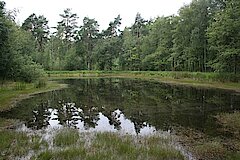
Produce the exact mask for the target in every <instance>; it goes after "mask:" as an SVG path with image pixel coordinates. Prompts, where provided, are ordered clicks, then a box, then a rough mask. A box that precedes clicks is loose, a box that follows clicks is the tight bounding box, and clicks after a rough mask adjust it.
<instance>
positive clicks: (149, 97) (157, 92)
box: [0, 78, 240, 135]
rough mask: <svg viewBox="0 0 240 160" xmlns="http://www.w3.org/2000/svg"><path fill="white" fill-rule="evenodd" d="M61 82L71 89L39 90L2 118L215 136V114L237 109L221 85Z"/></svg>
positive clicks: (39, 124) (37, 124)
mask: <svg viewBox="0 0 240 160" xmlns="http://www.w3.org/2000/svg"><path fill="white" fill-rule="evenodd" d="M63 82H64V83H67V84H69V88H66V89H63V90H57V91H52V92H47V93H42V94H37V95H36V96H34V97H31V98H29V99H26V100H23V101H21V102H20V103H19V104H18V105H17V107H16V108H14V109H12V110H11V111H8V112H4V113H0V117H5V118H12V119H20V120H21V121H23V122H24V124H25V126H26V127H27V128H31V129H33V130H41V129H47V128H58V127H62V126H70V127H74V128H78V129H79V130H80V131H121V132H125V133H130V134H138V133H140V134H149V133H153V132H155V131H158V130H161V131H168V132H171V131H173V130H174V128H175V127H184V128H193V129H196V130H200V131H203V132H204V133H206V134H209V135H215V134H216V128H217V127H218V124H217V123H216V120H215V119H214V117H213V116H214V115H216V114H218V113H221V112H233V111H235V110H239V109H240V105H239V104H240V95H238V94H236V93H234V92H231V91H226V90H220V89H199V88H198V89H197V88H193V87H183V86H171V85H167V84H163V83H158V82H151V81H142V80H134V79H115V78H106V79H97V78H95V79H71V80H64V81H63Z"/></svg>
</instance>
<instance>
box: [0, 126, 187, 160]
mask: <svg viewBox="0 0 240 160" xmlns="http://www.w3.org/2000/svg"><path fill="white" fill-rule="evenodd" d="M56 132H57V133H56V134H55V135H54V136H53V138H52V139H51V140H50V139H49V140H43V139H41V138H40V137H39V136H31V135H26V134H24V133H22V132H9V131H2V132H0V142H2V143H0V151H1V155H2V157H3V158H6V159H8V158H10V159H14V158H17V157H18V158H25V157H28V159H39V160H50V159H58V160H61V159H63V160H72V159H85V160H88V159H89V160H101V159H127V160H135V159H139V160H140V159H142V160H145V159H151V160H153V159H165V160H168V159H169V160H170V159H177V160H183V159H184V156H183V155H182V154H181V152H180V151H178V150H176V149H175V148H174V147H173V145H172V144H171V142H172V141H171V138H169V137H166V138H163V137H161V136H158V135H151V136H147V137H141V136H138V137H136V136H131V135H120V134H117V133H108V132H107V133H79V132H78V130H75V129H61V130H58V131H56ZM21 146H24V147H21Z"/></svg>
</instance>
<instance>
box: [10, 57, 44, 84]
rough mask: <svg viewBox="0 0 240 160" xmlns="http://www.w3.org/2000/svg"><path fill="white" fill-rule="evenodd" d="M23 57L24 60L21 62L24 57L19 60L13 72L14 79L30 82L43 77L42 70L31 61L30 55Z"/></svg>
mask: <svg viewBox="0 0 240 160" xmlns="http://www.w3.org/2000/svg"><path fill="white" fill-rule="evenodd" d="M25 58H26V59H25V62H23V60H24V59H21V60H19V65H18V69H17V70H16V73H15V74H14V76H15V79H17V80H20V81H24V82H28V83H30V82H34V81H36V80H38V79H39V78H40V77H43V76H44V70H43V69H42V67H41V66H40V65H38V64H36V63H35V62H33V61H32V60H31V58H30V57H25Z"/></svg>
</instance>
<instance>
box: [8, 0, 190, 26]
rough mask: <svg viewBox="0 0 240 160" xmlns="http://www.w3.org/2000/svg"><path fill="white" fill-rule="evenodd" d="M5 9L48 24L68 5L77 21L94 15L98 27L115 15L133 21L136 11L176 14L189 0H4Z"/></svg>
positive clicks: (145, 14) (125, 21)
mask: <svg viewBox="0 0 240 160" xmlns="http://www.w3.org/2000/svg"><path fill="white" fill-rule="evenodd" d="M5 2H6V8H7V9H10V10H11V9H14V8H17V9H19V11H20V13H19V14H18V16H17V20H18V21H19V22H20V23H22V22H23V21H24V20H25V19H26V18H27V17H28V16H29V15H30V14H32V13H36V14H37V15H44V16H45V17H46V18H47V19H48V20H49V25H50V26H51V27H53V26H55V25H56V24H57V21H59V20H60V17H59V14H61V13H62V12H63V10H64V9H66V8H71V9H72V12H73V13H77V15H78V16H79V24H81V21H82V19H83V18H84V17H85V16H88V17H89V18H95V19H96V20H97V21H98V22H99V24H100V26H101V29H105V28H106V27H107V26H108V24H109V22H110V21H112V20H113V19H114V18H115V17H116V16H117V15H118V14H120V15H121V17H122V26H123V27H124V26H130V25H131V24H132V23H134V18H135V15H136V13H137V12H139V13H141V15H142V16H143V17H144V18H145V19H149V18H154V17H157V16H162V15H165V16H168V15H171V14H177V11H178V9H179V8H180V7H182V6H183V5H184V4H188V3H190V2H191V0H148V1H146V0H121V1H120V0H118V1H115V0H84V1H83V0H67V1H66V0H41V1H39V0H21V1H20V0H5Z"/></svg>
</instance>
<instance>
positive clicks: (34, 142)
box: [0, 130, 47, 159]
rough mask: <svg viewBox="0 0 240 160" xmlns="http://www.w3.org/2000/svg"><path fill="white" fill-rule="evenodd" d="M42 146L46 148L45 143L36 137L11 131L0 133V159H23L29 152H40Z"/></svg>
mask: <svg viewBox="0 0 240 160" xmlns="http://www.w3.org/2000/svg"><path fill="white" fill-rule="evenodd" d="M42 146H43V147H47V143H46V142H44V141H42V140H41V138H40V137H38V136H28V135H27V134H26V133H24V132H16V131H13V130H3V131H0V159H13V157H24V156H26V155H27V153H28V152H29V151H30V150H40V149H41V147H42Z"/></svg>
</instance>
